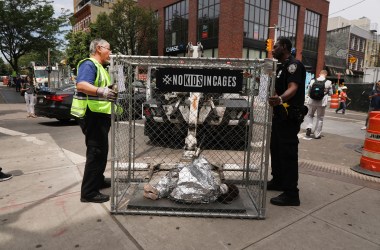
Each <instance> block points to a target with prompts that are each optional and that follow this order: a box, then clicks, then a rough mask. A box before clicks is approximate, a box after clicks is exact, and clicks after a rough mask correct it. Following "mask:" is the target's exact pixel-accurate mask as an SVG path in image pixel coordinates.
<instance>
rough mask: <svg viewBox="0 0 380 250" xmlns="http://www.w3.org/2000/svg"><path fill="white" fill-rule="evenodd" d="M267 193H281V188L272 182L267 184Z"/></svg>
mask: <svg viewBox="0 0 380 250" xmlns="http://www.w3.org/2000/svg"><path fill="white" fill-rule="evenodd" d="M267 190H268V191H283V189H282V187H281V186H280V185H278V184H276V183H274V182H273V180H272V181H268V182H267Z"/></svg>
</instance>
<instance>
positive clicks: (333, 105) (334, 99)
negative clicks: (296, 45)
mask: <svg viewBox="0 0 380 250" xmlns="http://www.w3.org/2000/svg"><path fill="white" fill-rule="evenodd" d="M338 107H339V95H338V94H333V95H331V101H330V108H331V109H337V108H338Z"/></svg>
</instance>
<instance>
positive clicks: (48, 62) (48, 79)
mask: <svg viewBox="0 0 380 250" xmlns="http://www.w3.org/2000/svg"><path fill="white" fill-rule="evenodd" d="M50 67H51V66H50V48H49V49H48V87H49V88H50V87H51V86H50V71H51V69H50Z"/></svg>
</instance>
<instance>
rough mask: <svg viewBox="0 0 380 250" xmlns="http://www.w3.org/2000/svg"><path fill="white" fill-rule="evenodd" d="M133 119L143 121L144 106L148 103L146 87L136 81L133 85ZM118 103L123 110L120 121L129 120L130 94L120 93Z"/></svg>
mask: <svg viewBox="0 0 380 250" xmlns="http://www.w3.org/2000/svg"><path fill="white" fill-rule="evenodd" d="M132 86H133V88H132V91H133V92H132V100H133V103H132V107H131V109H132V111H133V113H132V114H133V116H132V119H142V104H143V103H144V102H145V101H146V86H145V85H144V84H143V83H142V82H140V81H135V82H133V83H132ZM118 99H119V100H118V102H119V104H121V107H122V108H123V114H122V115H121V117H120V120H128V119H129V117H128V114H129V102H128V92H127V91H125V92H120V93H119V96H118Z"/></svg>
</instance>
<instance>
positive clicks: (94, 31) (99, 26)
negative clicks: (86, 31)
mask: <svg viewBox="0 0 380 250" xmlns="http://www.w3.org/2000/svg"><path fill="white" fill-rule="evenodd" d="M90 30H91V33H90V36H91V40H93V39H95V38H102V39H105V40H107V41H108V42H109V43H110V44H111V45H112V44H114V35H115V31H114V30H113V27H112V23H111V19H110V18H109V16H108V15H107V14H106V13H105V12H102V13H100V14H99V15H98V17H97V19H96V22H95V23H91V24H90Z"/></svg>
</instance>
